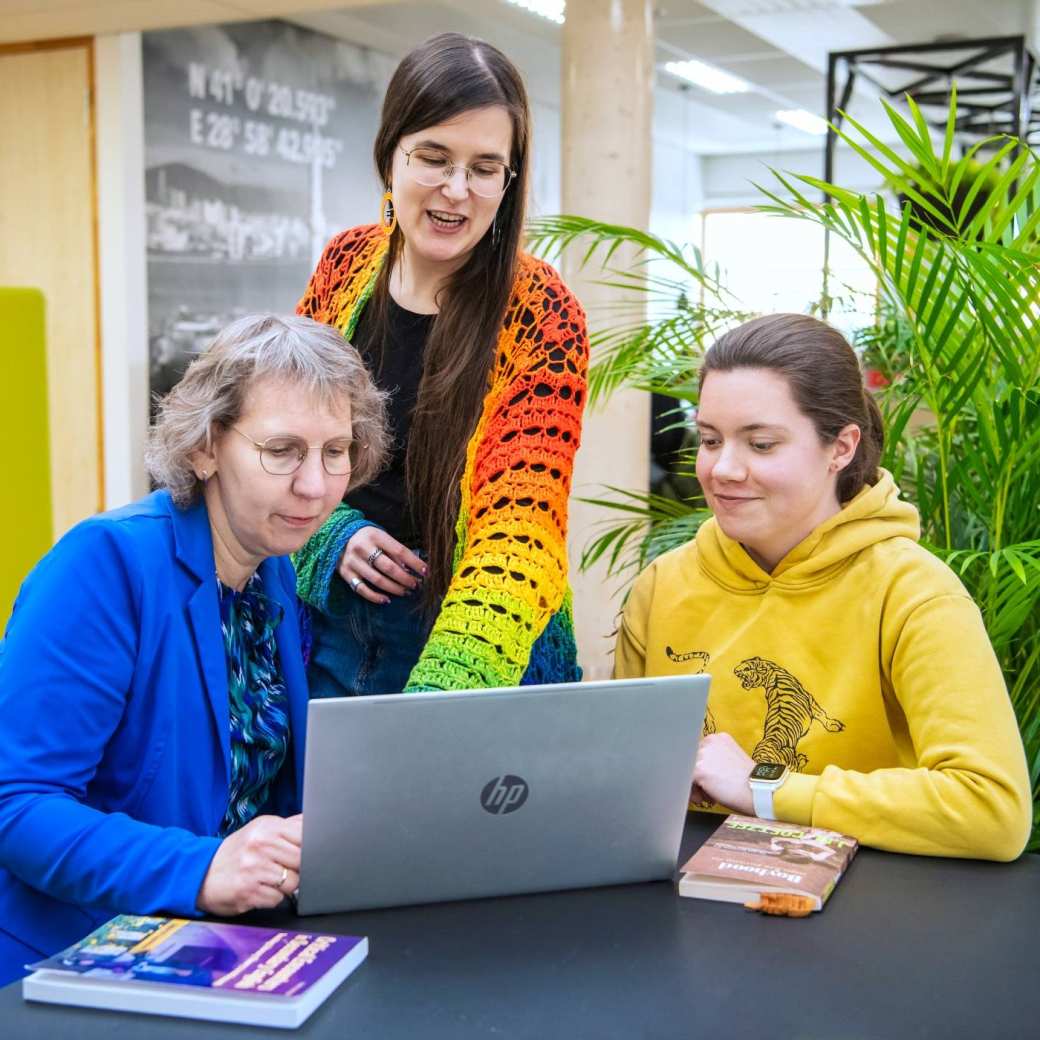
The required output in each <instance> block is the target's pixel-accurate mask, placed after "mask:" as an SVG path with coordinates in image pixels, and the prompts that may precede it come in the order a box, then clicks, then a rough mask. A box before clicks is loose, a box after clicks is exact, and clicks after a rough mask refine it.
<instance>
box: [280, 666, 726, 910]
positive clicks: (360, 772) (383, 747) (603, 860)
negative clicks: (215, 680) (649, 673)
mask: <svg viewBox="0 0 1040 1040" xmlns="http://www.w3.org/2000/svg"><path fill="white" fill-rule="evenodd" d="M707 697H708V676H706V675H691V676H674V677H668V678H650V679H625V680H618V681H614V682H590V683H566V684H560V685H553V686H526V687H518V688H513V689H497V690H476V691H468V690H467V691H463V692H454V693H408V694H392V695H387V696H376V697H354V698H337V699H332V700H314V701H311V702H310V704H309V706H308V717H307V758H306V763H305V767H304V768H305V772H304V791H303V862H302V866H301V868H300V887H299V893H298V896H297V910H298V912H299V913H301V914H319V913H330V912H335V911H341V910H359V909H363V908H367V907H381V906H401V905H405V904H408V903H431V902H438V901H441V900H446V899H470V898H474V897H478V896H496V895H507V894H511V893H519V892H539V891H545V890H550V889H562V888H583V887H586V886H590V885H612V884H621V883H625V882H632V881H649V880H653V879H657V878H667V877H671V876H672V873H673V871H674V869H675V864H676V858H677V856H678V854H679V842H680V839H681V837H682V830H683V821H684V819H685V815H686V805H687V802H688V800H689V792H690V782H691V778H692V776H693V765H694V758H695V756H696V751H697V742H698V740H699V738H700V733H701V725H702V723H703V719H704V707H705V703H706V701H707Z"/></svg>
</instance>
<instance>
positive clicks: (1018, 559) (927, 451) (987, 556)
mask: <svg viewBox="0 0 1040 1040" xmlns="http://www.w3.org/2000/svg"><path fill="white" fill-rule="evenodd" d="M882 103H883V104H884V105H885V111H886V114H887V116H888V119H889V120H890V121H891V124H892V127H893V129H894V130H895V132H896V134H897V135H898V137H899V139H900V141H901V142H902V149H900V150H898V151H897V150H896V149H894V148H892V147H890V146H889V145H887V144H886V143H885V142H883V141H882V140H880V139H879V138H878V137H876V136H875V135H874V134H872V133H871V132H870V131H869V130H868V129H867V128H866V127H864V126H862V125H861V124H859V123H857V122H856V121H855V120H854V119H852V118H850V117H847V116H846V122H845V126H846V128H847V129H845V130H843V131H841V132H840V133H841V137H842V138H843V139H844V141H845V142H846V144H848V146H849V147H850V148H852V149H853V150H854V151H855V152H857V153H858V154H859V155H860V156H861V157H862V158H863V159H864V160H865V161H866V162H868V163H869V164H870V165H871V166H873V167H874V169H875V170H876V171H877V172H878V173H879V174H880V175H881V177H882V178H883V180H884V183H885V184H887V185H889V186H891V187H893V189H894V190H895V192H896V193H897V194H898V196H899V197H900V198H902V199H903V200H905V201H904V203H903V205H902V207H901V208H893V207H892V206H891V205H886V201H885V198H884V197H883V196H881V195H865V194H862V193H860V192H855V191H850V190H849V189H847V188H843V187H842V186H841V185H838V184H827V183H824V182H823V181H821V180H819V179H818V178H815V177H810V176H790V175H785V174H782V173H777V172H776V171H774V176H775V177H776V180H777V182H778V187H777V188H776V190H769V189H765V188H763V189H760V190H761V191H762V194H763V196H764V198H765V200H766V202H765V204H764V205H763V206H762V209H763V210H765V211H766V212H770V213H773V214H775V215H777V216H778V217H782V218H785V219H791V220H801V221H809V222H811V223H814V224H816V225H818V226H820V227H822V228H824V229H826V230H827V232H829V233H830V234H831V235H836V236H838V237H839V238H842V239H844V240H845V241H846V242H848V243H849V244H850V245H851V246H852V247H853V249H855V250H856V251H857V252H858V253H859V255H860V256H861V257H862V258H863V260H864V261H865V262H866V263H867V264H868V265H869V267H870V269H871V270H872V271H873V273H874V275H875V276H876V278H877V284H878V322H877V324H876V326H875V327H873V328H871V329H868V330H863V331H862V332H861V333H859V335H858V336H857V345H858V346H859V347H860V348H861V349H863V350H864V351H865V353H866V354H867V356H868V360H869V361H870V362H871V363H872V364H874V363H876V362H877V361H878V359H880V360H882V361H883V362H884V364H882V365H877V366H876V367H879V368H881V369H882V371H884V372H885V374H886V375H889V376H891V377H892V378H891V382H890V384H889V385H888V386H887V387H885V388H884V390H883V391H881V392H880V393H879V395H878V402H879V404H880V406H881V408H882V412H883V413H884V415H885V420H886V431H887V437H888V443H887V448H886V453H885V458H884V465H885V466H886V467H888V468H889V469H891V470H892V472H893V473H894V475H895V477H896V480H897V481H898V482H899V484H900V486H901V487H902V488H903V491H904V493H905V494H906V495H907V496H908V497H909V498H911V499H912V500H913V501H914V503H915V504H916V506H917V508H918V510H919V511H920V514H921V525H922V532H923V537H922V541H923V542H924V544H925V545H927V546H928V547H929V548H930V549H931V550H932V551H933V552H935V553H936V554H937V555H939V556H940V557H942V558H943V559H945V560H946V561H947V563H949V565H950V566H951V567H953V569H954V570H955V571H956V572H957V573H958V574H959V575H960V577H961V579H962V580H963V582H964V583H965V585H966V586H967V588H968V590H969V591H970V592H971V594H972V596H973V597H974V598H975V601H976V602H977V603H978V605H979V607H980V609H981V610H982V614H983V618H984V620H985V623H986V628H987V631H988V632H989V635H990V638H991V640H992V642H993V646H994V649H995V650H996V653H997V656H998V658H999V660H1000V664H1001V667H1002V668H1003V671H1004V675H1005V677H1006V679H1007V683H1008V688H1009V691H1010V694H1011V699H1012V703H1013V704H1014V707H1015V711H1016V713H1017V715H1018V719H1019V724H1020V727H1021V731H1022V735H1023V739H1024V742H1025V746H1026V754H1027V758H1028V762H1029V768H1030V775H1031V779H1032V783H1033V792H1034V805H1036V804H1037V803H1038V801H1040V797H1038V796H1040V242H1038V236H1037V227H1038V225H1040V157H1038V156H1037V155H1036V154H1035V153H1034V152H1033V151H1032V150H1031V149H1030V148H1028V147H1027V146H1026V145H1025V144H1024V143H1022V142H1020V141H1016V140H1013V139H1009V138H1000V139H995V140H990V141H988V142H983V143H981V144H977V145H976V146H975V147H973V148H972V149H971V150H970V151H968V152H967V154H965V155H963V156H962V157H960V158H957V157H956V156H955V155H954V147H953V146H954V137H955V126H956V117H957V101H956V96H955V95H954V97H953V98H952V101H951V105H950V110H949V116H948V121H947V125H946V132H945V134H944V136H943V138H942V140H941V141H940V142H939V143H938V144H937V143H936V142H934V141H933V139H932V134H931V132H930V130H929V128H928V126H927V124H926V123H925V120H924V119H923V117H922V115H921V113H920V111H919V110H918V108H917V106H916V105H915V104H914V103H913V101H912V100H909V99H908V105H909V117H906V116H903V115H901V114H900V112H899V111H897V110H896V109H895V108H893V107H892V106H891V105H888V104H886V103H884V102H882ZM820 193H823V194H824V196H825V198H826V201H821V200H820ZM555 223H556V226H557V227H558V228H559V229H560V233H559V234H558V238H557V242H558V243H559V244H566V241H565V239H566V236H569V239H567V241H575V240H577V239H578V238H581V237H583V235H584V234H586V233H589V234H592V235H593V245H592V246H590V247H589V250H588V252H587V254H586V260H590V259H591V258H592V256H593V255H595V253H596V252H597V250H599V251H601V252H602V253H605V254H606V255H611V254H612V253H613V251H614V249H615V248H616V247H615V241H617V242H618V243H619V244H620V241H622V240H625V241H637V240H636V239H635V238H634V236H633V235H632V234H631V233H630V232H628V229H614V230H611V229H609V228H608V227H607V226H605V225H596V226H595V227H593V226H592V225H591V222H586V226H585V230H584V231H583V229H582V224H583V222H581V221H578V220H577V219H576V218H555ZM564 228H566V236H564V235H562V232H563V229H564ZM616 232H620V233H619V234H617V235H616V237H615V233H616ZM638 241H639V242H640V244H641V248H642V250H643V253H644V255H652V256H654V257H655V258H656V259H659V260H661V261H662V262H663V264H664V265H668V264H672V263H676V262H678V258H682V263H683V264H686V265H688V266H687V267H684V268H683V270H682V273H681V274H680V275H679V277H680V278H689V277H691V276H692V277H693V279H694V280H695V281H697V282H698V284H700V285H701V286H704V287H705V288H706V289H708V288H710V292H709V293H708V294H707V297H710V299H711V301H712V302H721V301H722V300H723V298H724V293H723V291H722V289H721V287H719V286H718V284H717V279H715V281H711V279H707V276H706V275H705V274H704V268H703V264H702V262H701V258H700V257H699V256H696V259H695V263H694V264H692V265H690V254H689V253H688V252H686V251H683V250H682V249H680V248H678V247H675V246H673V245H670V244H667V245H666V244H665V243H662V242H661V241H660V240H656V239H654V238H653V237H652V236H642V238H641V239H639V240H638ZM680 266H681V265H680ZM691 267H692V269H691ZM658 277H660V276H658ZM705 279H707V280H705ZM677 311H678V308H676V312H677ZM727 312H728V314H729V315H731V316H732V315H734V314H735V313H736V311H735V309H734V308H732V307H722V306H719V307H718V308H717V309H716V310H713V311H712V313H711V315H710V318H708V317H706V318H705V319H704V320H700V321H699V322H697V323H696V324H694V325H693V326H692V327H687V326H686V325H683V324H682V323H681V322H675V323H674V324H673V325H672V326H671V328H670V329H668V330H667V331H666V330H665V329H664V326H665V325H666V324H667V323H668V322H669V321H670V320H672V319H673V318H674V314H672V315H669V314H660V315H658V316H656V317H655V318H653V319H652V320H647V321H646V322H645V323H644V324H643V325H642V326H640V327H639V330H638V337H639V338H638V340H637V339H630V338H627V337H626V336H625V335H624V333H623V332H621V331H620V330H618V329H615V330H614V334H613V336H611V334H609V333H605V332H600V333H599V335H600V337H603V338H604V339H602V340H601V341H606V342H609V343H610V344H611V348H612V352H613V353H612V354H611V355H608V356H607V357H606V359H605V360H601V361H599V362H598V365H597V366H596V367H597V368H598V367H599V366H602V365H604V364H606V365H608V366H611V367H610V371H609V379H608V378H603V379H602V381H601V384H600V385H601V388H602V389H603V390H604V391H609V389H610V388H613V387H615V386H618V385H621V384H622V383H629V384H632V385H637V386H643V387H647V388H653V389H655V390H659V391H662V392H671V393H674V394H676V395H677V396H681V397H690V398H693V397H694V396H695V393H694V392H693V391H694V387H695V381H694V372H695V369H696V364H697V359H698V358H699V356H700V354H701V352H702V349H703V347H704V345H706V343H707V342H710V340H711V338H713V332H714V330H715V329H716V328H718V326H719V324H724V323H726V320H727V319H726V313H727ZM659 327H661V328H660V332H659V331H658V329H659ZM643 345H649V346H651V347H652V349H653V350H654V351H656V354H655V359H654V360H653V361H648V360H647V358H646V357H645V356H643V355H642V354H641V350H642V349H643ZM627 495H628V497H627V498H624V499H621V500H620V501H621V504H622V507H623V508H625V509H626V516H625V520H624V533H623V534H617V533H615V532H614V531H608V532H607V534H605V535H603V536H601V537H600V539H599V540H598V541H597V542H596V543H593V546H591V547H590V548H589V550H587V551H586V557H587V558H588V559H589V560H592V559H596V558H599V557H601V556H603V555H604V554H606V555H607V558H608V559H609V560H610V562H611V564H612V565H613V566H614V567H615V569H620V568H623V567H624V566H625V564H626V563H627V564H629V565H631V566H633V568H634V567H635V566H636V565H642V564H643V563H645V562H646V561H648V560H649V559H652V558H653V556H654V555H655V554H656V551H658V549H659V548H661V547H665V546H670V545H672V544H675V543H676V541H677V539H679V538H680V536H685V537H689V536H690V535H692V533H693V532H694V531H695V530H696V527H697V525H698V524H699V522H700V521H701V520H702V519H703V516H704V513H703V503H702V502H691V503H686V504H685V509H684V510H683V509H682V508H680V509H678V510H676V509H674V508H673V507H674V506H675V505H676V504H675V503H671V504H670V507H669V510H663V509H661V508H660V503H658V502H650V501H643V499H642V498H641V497H640V496H636V495H633V494H632V493H631V492H629V493H627ZM680 505H682V504H680ZM613 508H614V509H617V508H619V503H618V500H617V499H616V498H615V500H614V502H613ZM639 508H642V510H643V512H642V514H641V515H640V514H639ZM640 523H641V524H642V528H640V527H639V524H640ZM604 539H606V540H604ZM630 550H635V557H634V558H632V557H626V552H629V551H630ZM1034 819H1035V820H1036V821H1037V822H1038V823H1040V809H1038V810H1037V811H1036V813H1035V816H1034ZM1031 848H1034V849H1036V848H1040V835H1038V828H1037V827H1034V836H1033V841H1032V843H1031Z"/></svg>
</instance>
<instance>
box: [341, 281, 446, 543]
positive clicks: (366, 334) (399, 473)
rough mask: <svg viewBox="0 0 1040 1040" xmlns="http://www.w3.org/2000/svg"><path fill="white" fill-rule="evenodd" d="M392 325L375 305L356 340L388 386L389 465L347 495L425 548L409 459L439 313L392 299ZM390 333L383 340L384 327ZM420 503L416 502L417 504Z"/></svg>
mask: <svg viewBox="0 0 1040 1040" xmlns="http://www.w3.org/2000/svg"><path fill="white" fill-rule="evenodd" d="M388 317H389V321H388V323H387V324H388V327H387V328H386V329H385V330H380V329H379V323H378V322H377V320H376V317H375V308H374V307H373V306H372V305H371V304H370V305H369V306H368V307H366V308H365V309H364V310H363V311H362V312H361V317H360V319H359V320H358V323H357V327H356V328H355V329H354V336H353V340H352V342H353V344H354V346H355V347H356V348H357V349H358V351H359V353H360V354H361V357H362V358H363V359H364V361H365V364H366V365H368V369H369V371H370V372H371V373H372V377H373V378H374V379H375V382H376V386H378V387H379V389H380V390H385V391H386V392H387V393H388V394H389V395H390V399H389V401H388V402H387V418H388V420H389V429H390V436H391V448H390V455H389V459H388V464H387V466H386V468H385V469H384V470H383V471H382V472H381V473H380V474H379V476H377V477H376V479H375V480H373V481H372V482H371V483H370V484H366V485H365V486H364V487H361V488H357V489H356V490H354V491H351V493H350V495H349V496H348V498H347V499H346V500H345V501H347V502H348V504H349V505H351V506H353V507H354V508H355V509H360V510H361V512H362V513H364V514H365V518H366V519H368V520H371V521H372V522H373V523H376V524H379V526H380V527H382V528H384V529H385V530H386V531H387V532H388V533H389V534H391V535H392V536H393V537H394V538H396V539H397V540H398V541H399V542H402V543H403V544H404V545H406V546H407V547H408V548H409V549H419V548H422V546H420V545H419V535H418V525H417V522H416V516H415V512H414V509H410V508H409V502H408V490H407V487H406V485H405V476H404V462H405V453H406V450H407V447H408V436H409V434H410V432H411V427H412V412H413V411H414V410H415V402H416V399H417V397H418V394H419V380H420V378H421V377H422V369H423V357H424V355H425V352H426V340H427V339H428V338H429V335H430V329H431V328H432V327H433V320H434V318H435V317H436V315H435V314H415V313H413V312H412V311H406V310H405V309H404V308H403V307H401V306H400V305H399V304H397V303H396V302H394V299H393V297H391V298H390V300H389V311H388ZM380 331H385V333H386V338H385V340H384V341H383V343H382V344H380V342H379V332H380ZM413 505H414V504H413Z"/></svg>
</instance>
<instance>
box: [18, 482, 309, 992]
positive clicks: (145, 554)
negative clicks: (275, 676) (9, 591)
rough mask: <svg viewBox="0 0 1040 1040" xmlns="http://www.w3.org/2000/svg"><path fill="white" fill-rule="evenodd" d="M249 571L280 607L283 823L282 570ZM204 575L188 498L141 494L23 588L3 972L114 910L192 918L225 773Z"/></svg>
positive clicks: (287, 784)
mask: <svg viewBox="0 0 1040 1040" xmlns="http://www.w3.org/2000/svg"><path fill="white" fill-rule="evenodd" d="M259 573H260V575H261V578H262V580H263V584H264V589H265V592H266V593H267V595H269V596H271V597H272V598H273V599H275V600H277V601H278V602H279V603H280V604H281V605H282V608H283V611H284V614H283V617H282V621H281V623H280V624H279V626H278V628H277V630H276V633H275V637H276V640H277V644H278V654H279V660H280V664H281V669H282V675H283V678H284V680H285V685H286V690H287V693H288V698H289V722H290V754H289V758H287V760H286V763H285V765H284V766H283V768H282V770H281V773H280V774H279V776H278V778H277V780H276V784H275V789H274V791H273V793H272V797H271V801H270V804H269V805H268V806H266V807H265V811H266V812H273V813H276V814H278V815H283V816H285V815H290V814H292V813H295V812H299V810H300V802H301V796H302V791H303V756H304V748H303V740H304V731H305V726H306V706H307V684H306V677H305V673H304V665H303V659H302V656H301V649H300V631H299V619H298V615H297V609H296V591H295V588H296V583H295V578H294V575H293V569H292V565H291V563H290V562H289V560H288V559H285V558H273V559H269V560H265V561H264V563H262V564H261V565H260V570H259ZM215 575H216V569H215V565H214V561H213V543H212V540H211V536H210V528H209V519H208V516H207V513H206V507H205V505H204V504H203V503H199V504H197V505H195V506H192V507H190V508H188V509H186V510H181V509H179V508H177V507H176V506H175V505H174V504H173V501H172V500H171V498H170V496H169V495H168V494H167V493H166V492H165V491H158V492H155V493H154V494H152V495H149V496H148V497H147V498H144V499H142V500H141V501H139V502H135V503H133V504H132V505H129V506H126V507H125V508H123V509H118V510H115V511H114V512H110V513H104V514H102V515H100V516H96V517H93V518H91V519H89V520H86V521H84V522H83V523H81V524H79V525H77V526H76V527H75V528H73V529H72V530H71V531H70V532H69V533H68V534H67V535H65V537H64V538H62V539H61V541H60V542H59V543H58V544H57V545H56V546H55V547H54V548H53V549H52V550H51V551H50V552H49V553H48V554H47V555H46V556H45V557H44V558H43V559H42V560H41V561H40V563H39V564H38V565H37V566H36V568H35V569H34V570H33V571H32V573H31V574H30V575H29V577H28V578H26V580H25V582H24V584H23V585H22V588H21V591H20V592H19V594H18V599H17V601H16V603H15V608H14V612H13V614H12V615H11V620H10V622H9V623H8V626H7V632H6V636H5V638H4V640H3V642H0V976H4V977H6V978H10V977H13V976H12V975H11V974H10V970H11V965H10V964H8V965H5V964H3V959H4V950H3V944H4V939H5V934H4V933H6V936H7V938H8V939H9V940H15V942H13V943H12V942H8V947H7V957H8V960H9V961H10V960H11V959H12V958H15V957H17V956H24V952H25V951H24V949H23V947H28V948H30V949H31V950H35V951H37V952H39V953H40V954H41V955H48V954H52V953H55V952H57V951H58V950H60V949H63V948H64V947H65V946H68V945H69V944H71V943H73V942H75V941H76V940H77V939H80V938H81V937H82V936H84V935H86V934H87V933H88V932H90V931H91V930H92V929H94V928H95V927H96V926H97V925H98V924H99V923H101V922H103V921H104V920H106V919H107V918H108V917H110V916H111V915H113V914H115V913H134V914H150V913H160V912H167V913H171V914H174V915H178V916H189V917H197V916H199V912H198V910H197V909H196V907H195V898H196V896H197V895H198V890H199V886H200V885H201V884H202V880H203V878H204V877H205V874H206V871H207V869H208V868H209V863H210V860H211V859H212V858H213V854H214V853H215V852H216V850H217V847H218V845H219V844H220V839H219V838H218V837H216V835H217V833H218V829H219V827H220V824H221V821H222V819H223V817H224V812H225V810H226V808H227V804H228V797H229V796H228V789H229V777H230V762H231V754H230V723H229V718H228V682H227V664H226V660H225V654H224V643H223V638H222V635H221V627H220V610H219V603H218V598H217V585H216V577H215ZM19 944H21V946H19ZM12 951H17V952H12ZM5 968H6V969H7V974H6V976H5Z"/></svg>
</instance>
